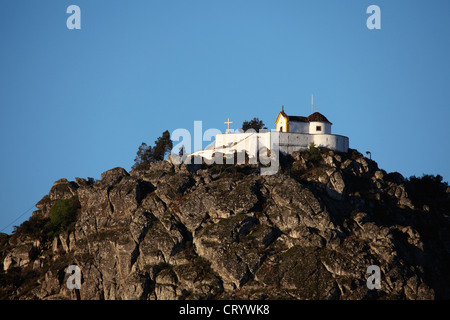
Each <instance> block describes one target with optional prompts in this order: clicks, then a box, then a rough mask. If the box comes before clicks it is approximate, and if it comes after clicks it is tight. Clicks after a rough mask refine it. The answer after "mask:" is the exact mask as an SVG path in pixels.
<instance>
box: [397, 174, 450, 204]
mask: <svg viewBox="0 0 450 320" xmlns="http://www.w3.org/2000/svg"><path fill="white" fill-rule="evenodd" d="M447 188H448V183H447V182H443V181H442V176H441V175H439V174H438V175H436V176H434V175H430V174H424V175H422V177H420V178H418V177H416V176H411V177H410V178H409V179H408V180H407V181H406V190H407V192H408V194H409V196H410V197H411V199H412V201H413V203H414V205H415V206H417V207H419V208H422V207H423V206H424V205H427V206H429V207H436V208H438V209H440V210H444V211H448V210H450V208H448V202H443V201H440V199H445V198H446V197H445V196H446V190H447ZM446 205H447V207H446Z"/></svg>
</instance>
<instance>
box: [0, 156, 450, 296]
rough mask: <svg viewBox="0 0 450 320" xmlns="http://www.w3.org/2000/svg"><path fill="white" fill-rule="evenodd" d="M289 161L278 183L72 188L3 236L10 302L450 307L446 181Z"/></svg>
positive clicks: (63, 186) (0, 244)
mask: <svg viewBox="0 0 450 320" xmlns="http://www.w3.org/2000/svg"><path fill="white" fill-rule="evenodd" d="M281 161H282V165H281V169H280V172H279V173H278V174H276V175H273V176H261V175H260V174H259V169H258V167H257V166H255V165H242V166H231V165H212V166H207V165H198V166H193V165H192V166H186V165H180V166H176V165H173V164H172V163H171V162H170V159H169V161H161V162H155V163H152V164H151V166H150V168H149V169H148V170H132V171H131V172H129V173H128V172H127V171H126V170H124V169H122V168H114V169H111V170H109V171H106V172H104V173H103V174H102V175H101V180H98V181H93V180H92V179H89V180H86V179H81V178H76V179H75V180H76V181H67V180H66V179H61V180H58V181H56V182H55V184H54V185H53V187H52V188H51V190H50V192H49V194H48V195H46V196H45V197H44V198H43V199H42V200H41V201H39V203H37V205H36V207H37V208H38V209H39V210H38V211H35V212H34V213H33V216H32V217H31V218H30V219H29V220H28V221H26V222H24V223H23V224H22V225H21V226H19V227H18V228H17V230H16V231H15V232H14V233H13V234H12V235H5V234H1V235H0V299H158V300H159V299H437V298H440V299H449V298H450V275H449V273H448V270H450V220H449V213H450V190H449V188H448V186H447V184H446V183H442V182H441V181H439V179H436V177H430V176H428V177H423V178H421V179H419V178H417V179H405V178H404V177H403V176H402V175H401V174H399V173H387V172H385V171H384V170H381V169H379V168H378V165H377V164H376V162H374V161H372V160H369V159H367V158H365V157H364V156H363V155H361V154H360V153H358V152H357V151H356V150H350V151H349V152H348V153H338V152H333V151H330V150H320V153H319V154H318V155H316V156H314V155H313V154H311V153H309V152H308V151H304V152H297V153H294V154H293V155H292V156H285V157H282V159H281ZM69 265H77V266H79V267H80V269H81V272H82V279H81V288H80V289H79V290H69V289H68V288H67V286H66V280H67V279H68V277H69V274H67V273H66V269H67V267H68V266H69ZM370 265H378V266H379V267H380V268H381V288H380V289H378V290H369V289H368V288H367V286H366V279H367V277H368V275H366V269H367V267H368V266H370Z"/></svg>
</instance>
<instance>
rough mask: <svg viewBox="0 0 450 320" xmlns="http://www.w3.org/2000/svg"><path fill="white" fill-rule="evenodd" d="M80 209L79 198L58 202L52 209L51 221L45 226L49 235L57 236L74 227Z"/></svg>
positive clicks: (50, 213)
mask: <svg viewBox="0 0 450 320" xmlns="http://www.w3.org/2000/svg"><path fill="white" fill-rule="evenodd" d="M79 208H80V202H79V201H78V197H73V198H72V199H59V200H57V201H56V202H55V204H54V205H53V206H52V207H51V208H50V212H49V220H48V222H47V223H46V224H45V225H44V230H45V231H46V232H47V235H48V236H50V237H53V236H57V235H59V234H60V233H61V232H63V231H67V230H69V229H70V228H71V227H73V224H74V222H75V220H76V217H77V212H78V209H79Z"/></svg>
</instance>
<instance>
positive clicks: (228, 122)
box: [224, 118, 233, 133]
mask: <svg viewBox="0 0 450 320" xmlns="http://www.w3.org/2000/svg"><path fill="white" fill-rule="evenodd" d="M224 123H225V124H228V130H227V133H229V132H230V123H233V122H232V121H231V122H230V118H228V121H227V122H224Z"/></svg>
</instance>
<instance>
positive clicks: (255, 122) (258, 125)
mask: <svg viewBox="0 0 450 320" xmlns="http://www.w3.org/2000/svg"><path fill="white" fill-rule="evenodd" d="M249 129H254V130H255V131H256V132H259V130H261V129H267V127H265V126H264V122H262V120H259V119H258V118H253V119H252V120H250V121H247V120H246V121H244V122H243V123H242V130H244V131H247V130H249Z"/></svg>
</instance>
